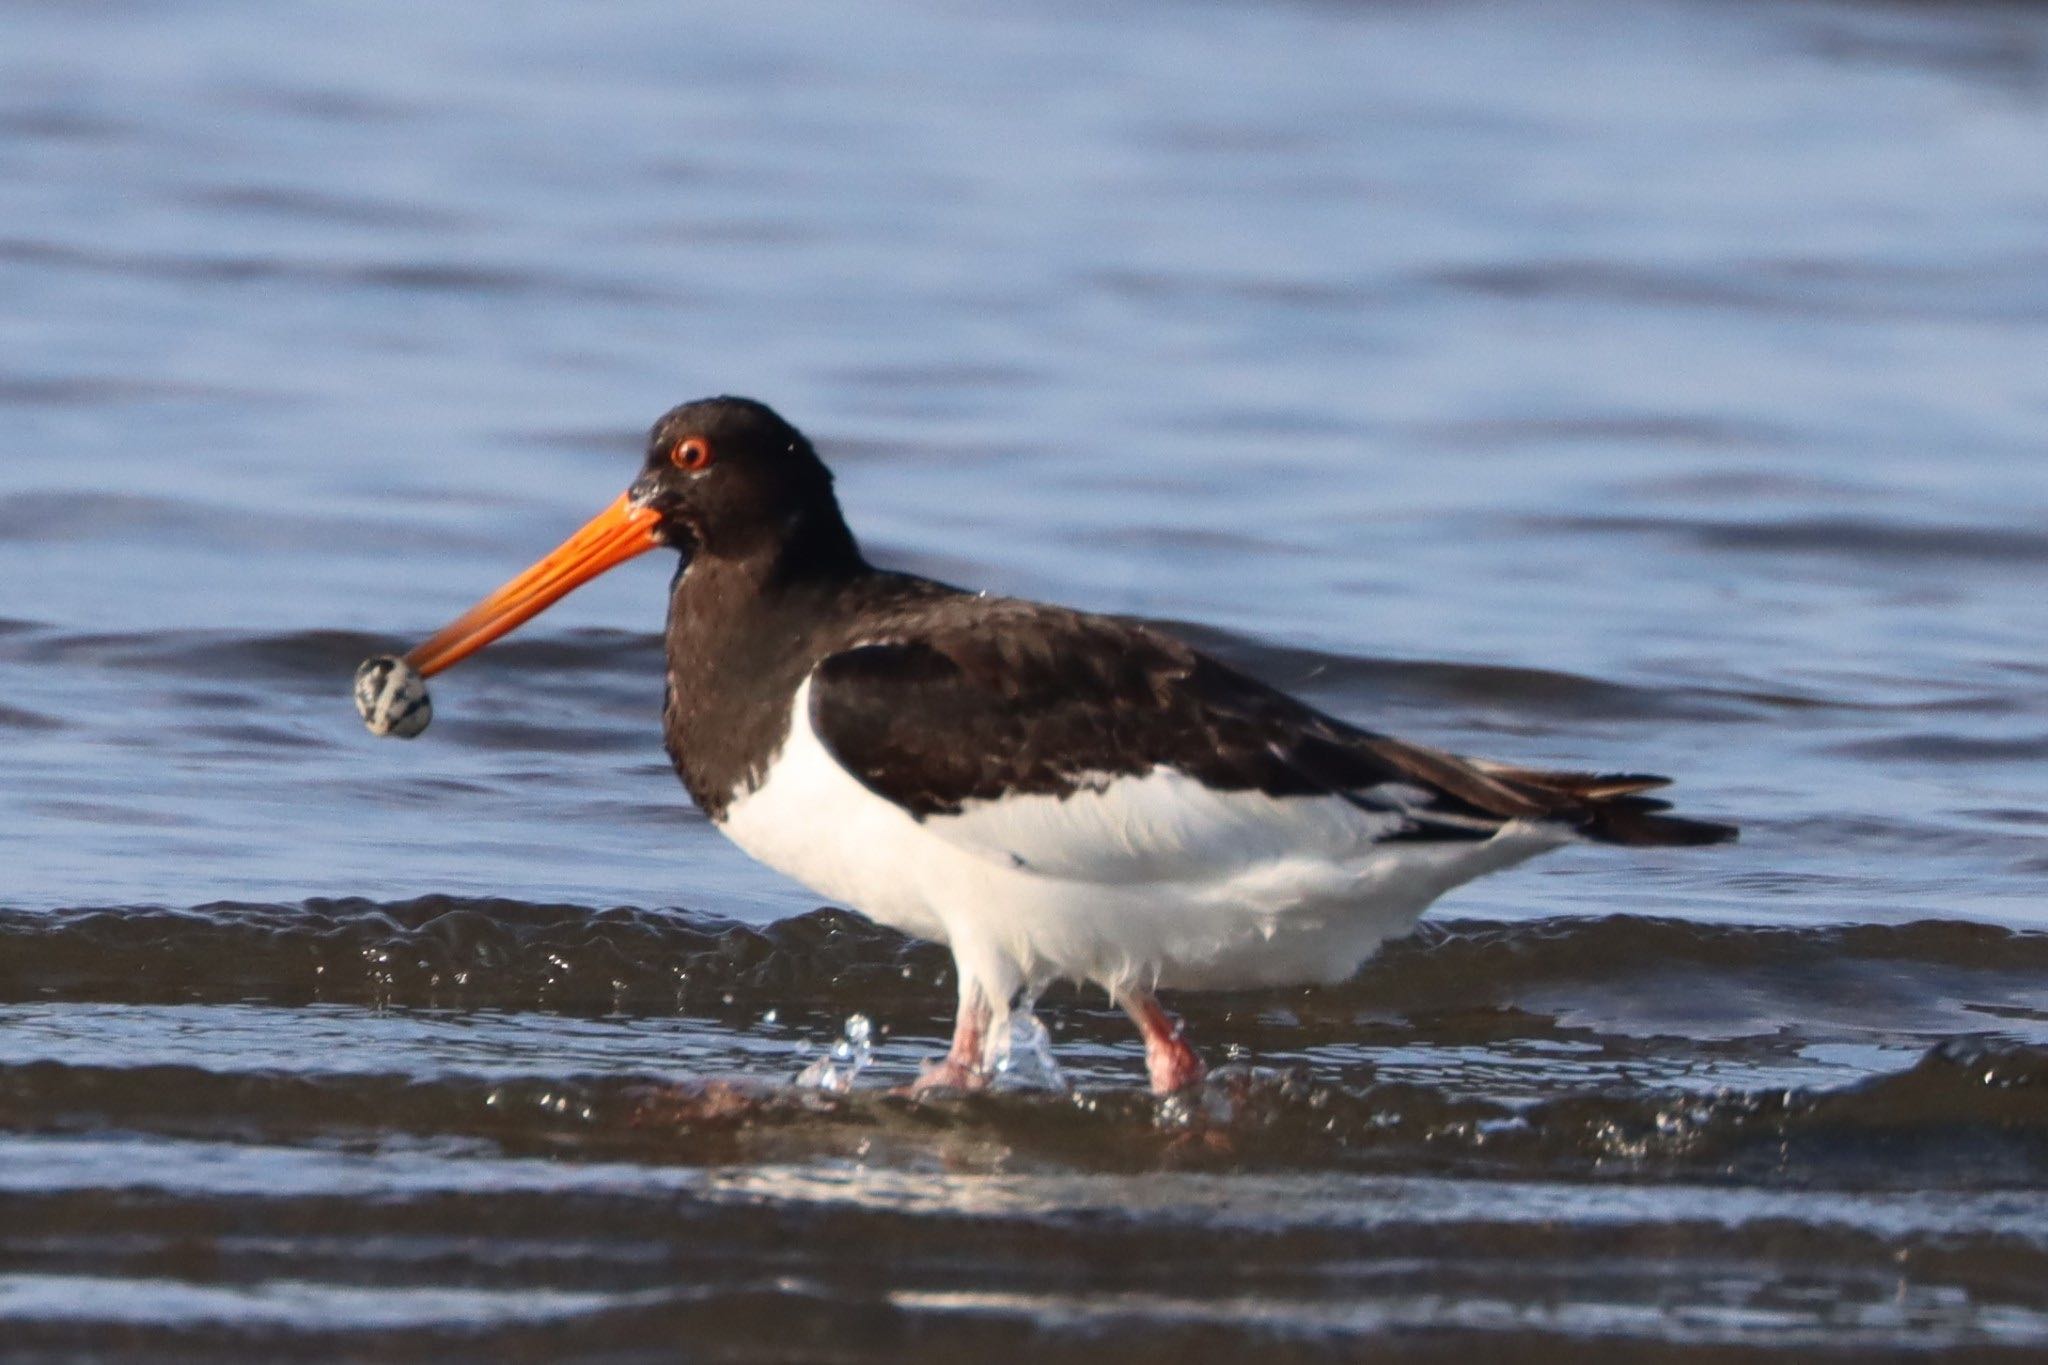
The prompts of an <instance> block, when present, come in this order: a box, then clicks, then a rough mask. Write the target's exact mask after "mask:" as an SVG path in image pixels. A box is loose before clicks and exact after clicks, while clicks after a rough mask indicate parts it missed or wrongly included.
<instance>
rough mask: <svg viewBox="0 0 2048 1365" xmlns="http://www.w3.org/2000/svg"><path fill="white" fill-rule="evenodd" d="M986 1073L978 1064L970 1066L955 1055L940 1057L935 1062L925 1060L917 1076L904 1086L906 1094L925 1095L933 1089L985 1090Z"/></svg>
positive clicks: (986, 1083) (986, 1082) (986, 1084)
mask: <svg viewBox="0 0 2048 1365" xmlns="http://www.w3.org/2000/svg"><path fill="white" fill-rule="evenodd" d="M987 1088H988V1073H987V1072H985V1071H983V1070H982V1069H981V1068H980V1067H978V1066H972V1065H970V1064H968V1063H967V1062H963V1061H961V1060H960V1059H959V1058H957V1057H942V1058H940V1059H939V1060H938V1061H935V1062H926V1063H925V1064H924V1071H923V1073H922V1074H920V1075H919V1076H918V1078H917V1079H916V1080H914V1081H912V1082H911V1083H910V1084H909V1085H908V1086H906V1087H904V1090H903V1093H904V1094H906V1095H925V1094H929V1093H931V1092H932V1091H934V1090H942V1091H943V1090H961V1091H973V1090H986V1089H987Z"/></svg>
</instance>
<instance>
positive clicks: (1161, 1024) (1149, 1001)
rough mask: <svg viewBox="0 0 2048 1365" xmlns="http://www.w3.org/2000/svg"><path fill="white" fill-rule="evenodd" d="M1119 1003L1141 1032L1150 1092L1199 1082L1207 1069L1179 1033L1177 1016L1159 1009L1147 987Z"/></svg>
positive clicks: (1162, 1092)
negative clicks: (1142, 991) (1149, 1075)
mask: <svg viewBox="0 0 2048 1365" xmlns="http://www.w3.org/2000/svg"><path fill="white" fill-rule="evenodd" d="M1120 1003H1121V1004H1122V1005H1123V1007H1124V1013H1126V1014H1128V1015H1130V1016H1131V1020H1132V1022H1133V1023H1135V1024H1137V1026H1138V1032H1139V1033H1141V1034H1143V1035H1144V1036H1145V1070H1146V1071H1147V1072H1149V1073H1150V1074H1151V1076H1152V1093H1153V1094H1155V1095H1171V1094H1172V1093H1174V1092H1175V1091H1176V1090H1185V1089H1187V1088H1188V1087H1189V1086H1191V1085H1200V1084H1201V1083H1202V1077H1204V1076H1206V1075H1208V1074H1209V1069H1208V1068H1207V1067H1205V1066H1203V1065H1202V1059H1201V1058H1200V1057H1197V1056H1196V1055H1195V1050H1194V1049H1193V1048H1191V1047H1189V1046H1188V1043H1187V1039H1186V1038H1185V1037H1183V1036H1182V1032H1183V1030H1182V1029H1181V1026H1180V1020H1178V1019H1176V1018H1174V1017H1173V1016H1172V1015H1170V1014H1168V1013H1167V1012H1166V1011H1165V1010H1163V1009H1161V1008H1160V1007H1159V1002H1158V1001H1157V1000H1156V999H1154V998H1153V996H1152V993H1151V992H1150V991H1146V992H1144V993H1142V994H1132V995H1127V996H1125V997H1124V998H1123V1000H1122V1001H1121V1002H1120Z"/></svg>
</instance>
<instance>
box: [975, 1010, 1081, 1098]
mask: <svg viewBox="0 0 2048 1365" xmlns="http://www.w3.org/2000/svg"><path fill="white" fill-rule="evenodd" d="M1036 1003H1037V1002H1036V1001H1035V1000H1032V999H1028V998H1027V999H1025V1000H1022V1001H1020V1002H1018V1005H1017V1008H1016V1009H1015V1010H1013V1011H1011V1014H1010V1030H1009V1033H1008V1035H1007V1036H1006V1037H1005V1038H1004V1039H1003V1042H1002V1044H1001V1046H1000V1047H999V1048H998V1049H997V1051H996V1056H995V1063H994V1074H993V1075H992V1076H991V1078H990V1084H991V1085H992V1086H993V1087H994V1088H996V1089H998V1090H1053V1091H1058V1092H1060V1093H1062V1094H1064V1093H1066V1092H1067V1091H1070V1090H1072V1089H1073V1085H1072V1083H1071V1082H1069V1081H1068V1080H1067V1077H1066V1073H1064V1072H1062V1071H1061V1070H1060V1064H1059V1062H1058V1060H1057V1059H1056V1058H1054V1056H1053V1053H1052V1035H1051V1034H1050V1033H1048V1032H1047V1031H1046V1027H1045V1023H1044V1021H1042V1020H1041V1019H1039V1017H1038V1016H1037V1015H1036V1014H1035V1013H1033V1012H1032V1007H1033V1006H1034V1005H1035V1004H1036Z"/></svg>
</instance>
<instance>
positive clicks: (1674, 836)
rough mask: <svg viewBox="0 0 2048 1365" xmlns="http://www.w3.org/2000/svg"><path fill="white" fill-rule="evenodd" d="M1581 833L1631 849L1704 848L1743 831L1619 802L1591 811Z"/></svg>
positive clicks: (1599, 840) (1730, 840)
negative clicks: (1662, 813)
mask: <svg viewBox="0 0 2048 1365" xmlns="http://www.w3.org/2000/svg"><path fill="white" fill-rule="evenodd" d="M1581 832H1582V833H1584V834H1585V836H1586V837H1587V838H1589V839H1593V840H1597V841H1598V842H1600V843H1603V844H1621V845H1624V846H1627V847H1630V848H1705V847H1707V846H1709V845H1711V844H1732V843H1734V842H1735V841H1736V839H1738V838H1739V837H1741V833H1742V831H1741V830H1740V829H1739V828H1738V827H1736V826H1734V825H1724V824H1719V823H1717V822H1715V821H1712V820H1688V819H1686V818H1685V817H1684V816H1682V815H1660V814H1657V813H1656V812H1655V811H1650V810H1642V809H1636V808H1632V807H1628V806H1624V805H1622V804H1621V803H1619V802H1617V803H1615V804H1614V805H1611V806H1602V807H1599V808H1597V809H1596V810H1594V812H1593V814H1592V816H1591V817H1590V818H1589V819H1588V820H1587V821H1586V823H1585V824H1584V825H1583V826H1581Z"/></svg>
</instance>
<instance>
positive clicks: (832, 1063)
mask: <svg viewBox="0 0 2048 1365" xmlns="http://www.w3.org/2000/svg"><path fill="white" fill-rule="evenodd" d="M874 1036H875V1026H874V1024H873V1022H872V1021H870V1020H869V1019H868V1017H867V1016H866V1015H865V1014H849V1015H847V1016H846V1024H845V1026H844V1027H843V1028H841V1029H840V1032H839V1039H838V1041H837V1042H835V1043H833V1044H832V1049H831V1051H829V1052H827V1053H826V1054H825V1055H824V1056H822V1057H819V1058H816V1059H815V1060H813V1061H812V1062H811V1064H810V1065H809V1066H806V1067H805V1068H804V1069H803V1070H802V1071H800V1072H798V1073H797V1077H796V1084H797V1086H798V1087H799V1088H801V1089H805V1090H825V1091H829V1092H831V1093H833V1094H837V1095H843V1094H845V1093H846V1092H847V1091H849V1090H851V1089H853V1083H854V1081H855V1079H857V1078H858V1077H859V1076H860V1073H861V1072H863V1071H865V1070H867V1069H868V1068H869V1067H870V1066H872V1065H874V1061H875V1044H874Z"/></svg>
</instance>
